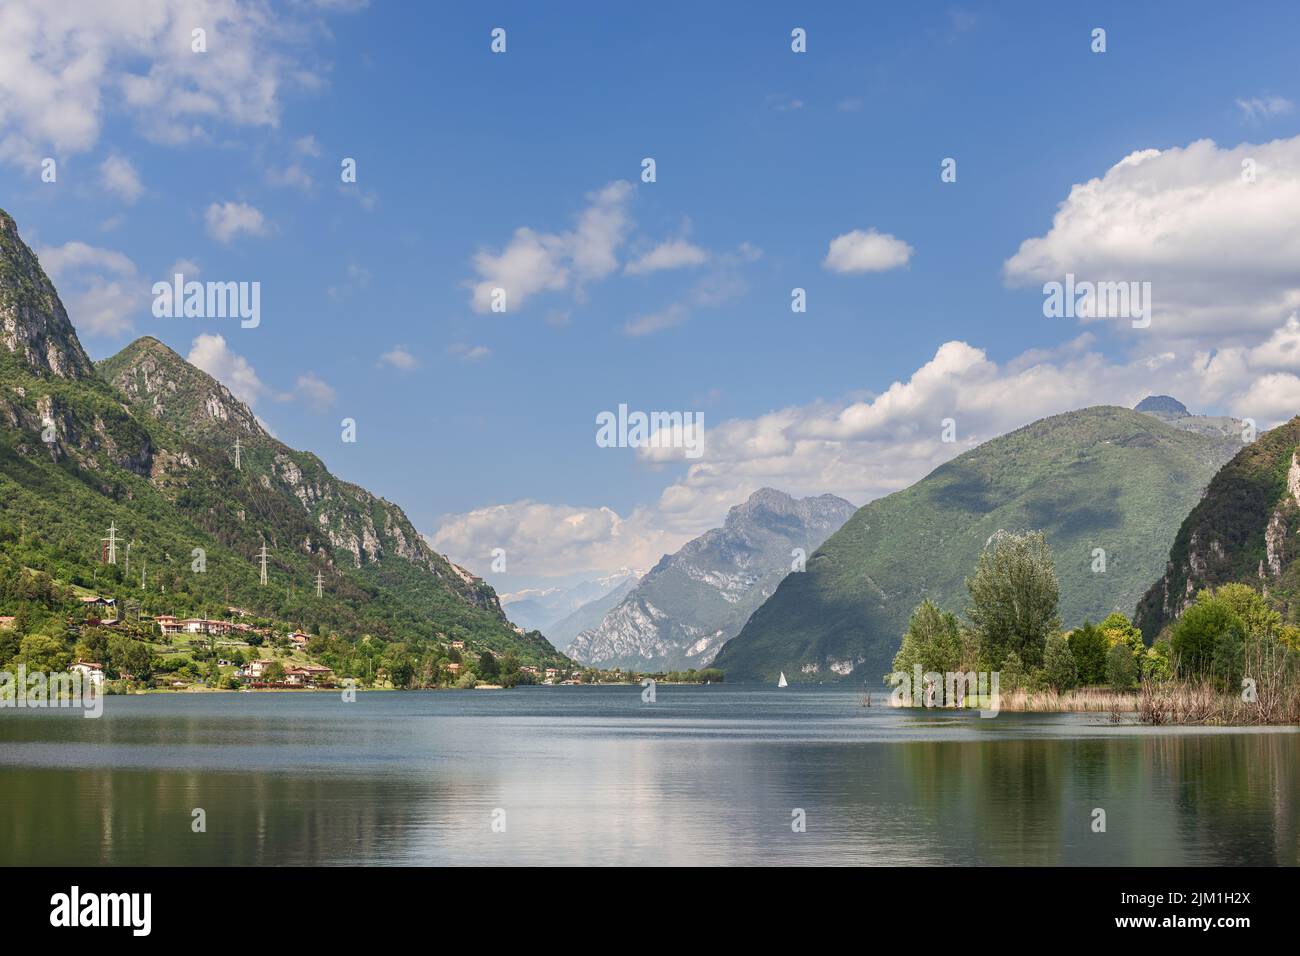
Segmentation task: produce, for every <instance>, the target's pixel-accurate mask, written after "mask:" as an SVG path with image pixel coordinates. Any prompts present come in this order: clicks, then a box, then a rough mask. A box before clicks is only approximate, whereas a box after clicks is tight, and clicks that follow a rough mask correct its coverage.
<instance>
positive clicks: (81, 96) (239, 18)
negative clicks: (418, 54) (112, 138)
mask: <svg viewBox="0 0 1300 956" xmlns="http://www.w3.org/2000/svg"><path fill="white" fill-rule="evenodd" d="M342 8H344V7H340V9H342ZM199 25H201V26H203V28H204V29H206V31H207V44H208V52H207V53H194V52H192V50H191V42H192V41H191V31H192V30H193V29H194V28H195V27H196V26H199ZM313 35H315V34H314V31H313V30H312V29H311V28H310V21H309V20H306V19H305V18H304V17H303V16H301V15H299V16H295V17H282V16H278V15H277V13H276V11H275V10H274V9H273V8H272V7H271V6H270V5H268V4H265V3H256V2H243V0H97V2H95V3H50V2H47V0H6V2H5V3H4V4H0V159H5V160H8V161H12V162H17V163H23V164H33V163H35V162H36V161H38V160H39V158H40V157H41V156H44V155H50V154H51V153H54V154H62V155H67V154H71V153H77V152H84V151H86V150H88V149H91V148H92V147H93V146H94V145H95V143H96V142H97V141H98V139H99V135H100V131H101V129H102V126H103V123H104V116H105V112H106V111H107V110H108V109H109V108H112V109H115V110H118V111H121V112H124V113H125V114H127V115H128V116H129V117H130V118H132V119H133V120H134V121H135V123H136V125H137V127H138V128H139V130H140V132H141V133H142V134H143V135H145V136H146V137H148V138H149V139H151V140H153V141H155V142H160V143H183V142H187V141H191V140H194V139H197V138H203V137H206V136H208V135H209V130H210V128H211V127H212V126H213V125H214V124H216V123H225V124H235V125H241V126H260V127H274V126H276V125H277V124H278V123H279V119H280V97H281V94H282V92H283V91H284V90H285V89H307V90H310V89H316V88H319V87H320V86H321V80H320V70H319V68H318V67H317V65H316V64H315V63H313V62H311V61H310V59H309V58H308V56H307V52H308V51H307V48H306V44H307V41H309V40H310V39H311V38H312V36H313Z"/></svg>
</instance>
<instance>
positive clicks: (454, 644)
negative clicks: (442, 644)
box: [451, 641, 465, 651]
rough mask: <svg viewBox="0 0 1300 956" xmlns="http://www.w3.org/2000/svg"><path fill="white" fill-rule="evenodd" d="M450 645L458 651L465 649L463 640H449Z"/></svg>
mask: <svg viewBox="0 0 1300 956" xmlns="http://www.w3.org/2000/svg"><path fill="white" fill-rule="evenodd" d="M451 646H452V647H454V648H456V650H458V651H463V650H464V649H465V642H464V641H452V642H451Z"/></svg>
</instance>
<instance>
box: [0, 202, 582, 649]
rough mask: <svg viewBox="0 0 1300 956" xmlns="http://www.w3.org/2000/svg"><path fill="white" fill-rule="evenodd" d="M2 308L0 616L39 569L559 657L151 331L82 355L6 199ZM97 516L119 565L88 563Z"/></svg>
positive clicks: (316, 623) (108, 584)
mask: <svg viewBox="0 0 1300 956" xmlns="http://www.w3.org/2000/svg"><path fill="white" fill-rule="evenodd" d="M0 320H2V321H3V325H4V329H5V332H6V335H5V336H4V340H3V343H2V344H3V345H4V346H5V347H0V420H2V421H3V423H4V426H5V427H4V428H3V430H2V431H0V558H3V559H4V560H3V562H2V563H3V567H0V571H2V572H3V574H0V578H2V580H0V613H10V614H12V613H13V612H14V607H15V604H16V603H19V602H21V601H22V600H24V594H25V593H26V592H27V591H28V590H30V587H29V584H30V581H28V579H29V578H30V577H31V576H32V575H43V577H42V579H41V580H42V581H45V580H49V579H52V580H54V581H56V582H62V583H64V584H68V585H80V586H84V587H91V586H92V585H94V586H95V588H96V589H97V590H98V591H99V592H100V593H103V594H105V595H106V596H113V597H117V598H119V599H121V600H123V601H133V602H137V603H138V604H139V609H140V611H141V612H142V613H145V614H149V613H174V614H178V615H181V616H186V615H204V616H211V617H219V616H226V608H227V607H228V606H231V605H234V606H238V607H241V608H247V609H249V610H250V611H251V612H252V613H253V614H255V615H257V616H259V617H263V618H269V619H274V620H278V621H284V622H292V623H294V624H296V625H298V626H301V627H303V628H305V629H308V630H312V631H315V632H319V633H322V634H334V635H336V636H337V637H338V638H339V639H342V640H345V641H353V642H354V641H358V640H360V639H361V638H362V636H363V635H370V636H371V638H372V639H374V640H379V641H383V642H386V643H388V644H393V645H398V646H401V647H405V648H409V649H410V650H411V652H412V653H413V654H414V653H418V651H419V650H420V649H421V648H425V647H429V646H432V645H433V644H434V643H435V642H443V643H445V642H449V641H451V640H455V639H460V640H464V641H465V642H466V645H467V647H469V648H471V649H474V650H481V649H490V650H492V651H494V652H497V653H507V652H509V653H513V654H514V655H515V656H516V657H517V658H518V659H519V660H520V661H523V662H526V663H535V664H544V663H550V662H555V661H560V660H562V659H563V658H562V656H561V655H559V654H558V652H556V651H555V649H554V648H553V647H552V646H551V645H550V644H549V642H547V641H546V640H545V638H543V637H542V636H541V635H540V634H539V633H537V632H530V633H528V634H523V633H520V632H519V631H518V630H517V629H516V628H515V627H514V626H513V625H511V624H510V622H509V621H508V620H507V619H506V617H505V615H504V614H503V613H502V611H501V608H500V606H499V604H498V602H497V599H496V595H495V593H494V592H493V591H492V589H491V587H489V586H488V585H487V584H485V583H484V582H482V581H480V580H478V579H476V578H474V577H473V576H472V575H469V574H468V573H467V572H465V571H464V570H463V569H460V568H457V567H455V566H454V565H452V564H451V563H450V562H449V561H447V559H446V558H445V557H443V556H442V555H439V554H437V553H435V552H433V551H432V549H430V548H429V547H428V546H427V545H426V544H425V543H424V541H423V539H422V538H421V537H420V535H419V534H418V533H417V532H416V530H415V529H414V527H412V526H411V523H410V521H409V520H408V519H407V518H406V515H405V514H404V513H403V512H402V510H401V509H400V508H398V507H397V506H396V505H394V504H392V503H391V502H387V501H385V500H383V499H382V498H379V497H377V496H374V495H371V494H370V493H369V492H367V491H365V490H364V489H362V488H359V487H358V486H356V485H352V484H349V483H347V482H344V481H340V480H339V479H337V478H335V477H334V476H333V475H332V474H330V472H329V471H328V470H327V469H326V468H325V466H324V464H323V463H322V462H321V461H320V459H319V458H317V457H316V456H314V455H311V454H310V453H306V452H300V451H295V450H293V449H290V448H288V447H287V446H285V445H283V444H282V443H281V442H279V441H277V440H276V439H274V438H273V437H271V436H270V435H269V434H268V433H267V432H266V431H265V430H264V429H263V428H262V427H261V425H260V424H259V423H258V422H257V420H256V418H255V417H254V416H253V414H252V412H251V411H250V410H249V409H248V408H247V407H246V406H244V405H243V403H241V402H239V401H238V400H237V399H236V398H234V396H233V395H232V394H231V393H230V392H229V390H227V389H226V388H225V387H224V386H222V385H221V384H220V383H218V382H216V381H215V380H214V379H212V378H211V377H210V376H208V375H206V374H205V373H204V372H202V371H200V370H199V369H197V368H195V367H194V366H191V365H189V364H188V363H187V362H185V361H184V359H182V358H181V357H180V356H179V355H177V354H176V353H175V352H173V351H171V350H170V349H168V348H167V347H166V346H165V345H163V344H162V343H161V342H158V341H157V340H155V339H152V338H144V339H140V340H139V341H137V342H135V343H132V344H131V345H130V346H128V347H127V348H126V349H124V350H123V351H122V352H121V353H119V354H118V355H116V356H114V357H113V358H111V359H108V360H106V361H105V362H103V363H100V365H99V366H98V368H95V367H94V366H92V365H91V363H90V361H89V359H88V358H87V357H86V356H85V353H84V351H83V350H82V348H81V345H80V343H79V342H78V340H77V337H76V333H75V331H74V330H73V328H72V325H71V324H70V322H69V321H68V319H67V315H66V312H64V310H63V306H62V305H61V303H60V302H59V300H58V295H57V293H56V292H55V290H54V288H53V285H52V284H51V283H50V281H49V279H48V277H46V275H45V274H44V272H43V271H42V270H41V268H40V265H39V263H38V262H37V260H36V257H35V256H34V255H33V254H32V253H31V251H30V250H29V249H28V248H27V247H26V246H25V245H24V244H23V243H22V241H21V239H19V237H18V234H17V228H16V226H15V225H14V222H13V220H12V219H11V218H10V217H9V216H8V215H7V214H5V213H4V212H3V211H0ZM236 437H238V438H239V439H240V442H241V462H240V464H241V467H240V468H238V469H236V467H235V464H234V454H233V450H234V444H235V439H236ZM110 523H111V524H113V525H114V527H115V529H116V531H115V533H116V536H117V538H118V539H119V541H120V544H119V547H118V560H117V563H116V564H104V563H101V560H100V557H101V539H102V538H104V537H105V536H106V535H107V534H108V531H109V526H110ZM263 542H265V544H266V546H267V548H268V551H269V560H268V578H269V580H268V583H267V585H265V586H262V585H261V584H260V583H259V573H258V565H257V561H256V555H257V552H258V549H259V548H260V547H261V545H262V544H263ZM128 545H129V547H130V550H129V556H128V552H127V548H128ZM195 549H201V552H202V554H201V557H202V562H203V564H204V566H203V567H202V568H201V569H200V570H196V563H195V562H196V561H197V560H198V559H199V558H198V555H197V554H196V551H195ZM128 561H129V573H128ZM318 573H319V575H320V576H321V580H322V592H323V593H322V596H321V597H317V596H316V593H315V582H316V579H317V575H318ZM25 582H26V583H25ZM64 597H65V598H66V597H67V595H66V594H65V595H64ZM58 601H59V598H58V596H57V595H54V596H50V595H48V594H47V595H46V597H45V603H46V605H47V610H48V611H50V612H51V613H56V614H57V613H59V612H60V611H61V608H59V607H57V606H56V605H57V604H58Z"/></svg>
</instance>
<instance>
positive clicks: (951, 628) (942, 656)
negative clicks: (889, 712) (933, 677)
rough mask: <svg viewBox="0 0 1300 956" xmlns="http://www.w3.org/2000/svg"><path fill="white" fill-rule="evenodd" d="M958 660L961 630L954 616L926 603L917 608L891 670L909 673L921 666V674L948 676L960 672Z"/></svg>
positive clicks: (908, 623)
mask: <svg viewBox="0 0 1300 956" xmlns="http://www.w3.org/2000/svg"><path fill="white" fill-rule="evenodd" d="M961 657H962V642H961V626H960V625H959V624H958V622H957V617H956V615H953V614H950V613H948V612H946V611H941V610H940V609H939V607H938V606H937V605H936V604H934V602H932V601H929V600H926V601H922V602H921V603H920V604H918V605H917V606H916V610H914V611H913V612H912V617H911V619H910V620H909V621H908V622H907V632H906V633H905V634H904V635H903V642H902V644H900V645H899V648H898V653H897V654H896V655H894V670H895V671H906V672H908V673H911V672H912V670H913V668H914V667H915V665H917V664H920V665H921V671H922V672H923V673H929V672H930V671H938V672H939V673H940V674H947V673H950V672H952V671H956V670H958V669H959V668H960V666H961Z"/></svg>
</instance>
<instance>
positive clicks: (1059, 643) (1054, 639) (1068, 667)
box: [1043, 631, 1079, 692]
mask: <svg viewBox="0 0 1300 956" xmlns="http://www.w3.org/2000/svg"><path fill="white" fill-rule="evenodd" d="M1043 680H1044V681H1045V682H1046V683H1047V686H1048V687H1050V688H1052V690H1054V691H1058V692H1059V691H1063V690H1069V689H1070V688H1071V687H1074V686H1075V685H1076V684H1078V682H1079V675H1078V670H1077V669H1076V667H1075V664H1074V655H1073V654H1071V653H1070V645H1069V644H1068V643H1066V640H1065V635H1063V634H1061V633H1060V632H1058V631H1053V632H1052V633H1051V634H1048V635H1047V639H1046V640H1045V641H1044V642H1043Z"/></svg>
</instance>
